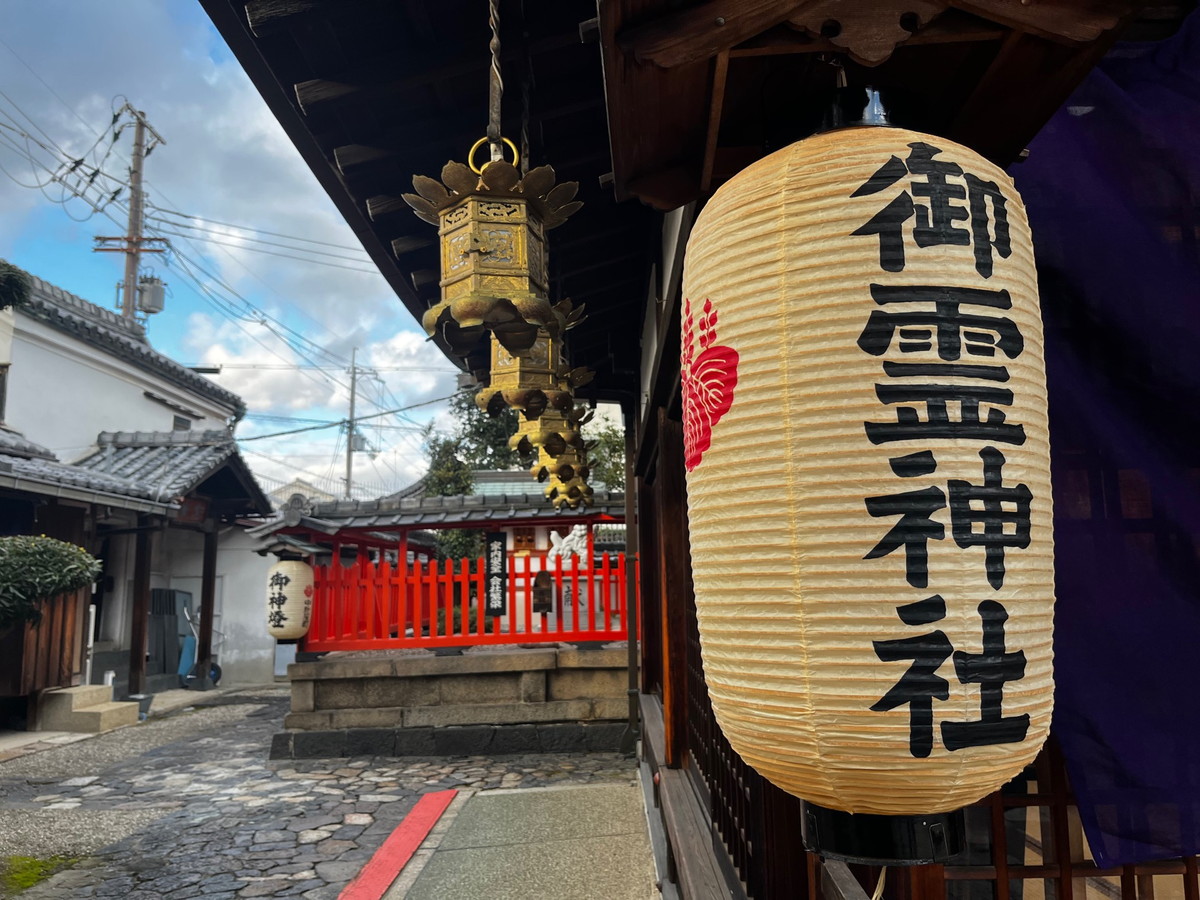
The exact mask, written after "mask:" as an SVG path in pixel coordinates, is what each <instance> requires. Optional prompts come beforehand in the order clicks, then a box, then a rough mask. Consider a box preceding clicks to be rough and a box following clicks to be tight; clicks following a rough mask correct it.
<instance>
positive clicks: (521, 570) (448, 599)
mask: <svg viewBox="0 0 1200 900" xmlns="http://www.w3.org/2000/svg"><path fill="white" fill-rule="evenodd" d="M634 565H636V563H634ZM625 566H626V560H625V554H624V553H620V554H616V555H612V556H610V555H609V554H607V553H606V554H603V555H602V556H601V557H600V558H599V559H597V560H594V561H593V563H592V564H591V565H583V566H581V565H580V564H579V559H578V557H572V558H571V559H570V560H569V561H568V562H567V563H565V564H564V563H563V561H562V558H561V557H555V558H554V559H553V560H547V559H546V557H545V555H533V556H514V557H511V558H509V560H508V605H507V610H506V612H505V614H504V615H502V616H490V615H485V614H484V613H483V606H482V601H483V598H484V597H485V590H484V578H485V574H486V572H485V567H484V561H483V560H482V559H476V560H466V559H463V560H446V561H445V562H444V563H438V562H436V561H430V562H429V563H422V562H421V561H419V560H418V561H417V562H415V563H413V564H411V565H407V566H406V565H393V564H391V563H389V562H387V561H381V562H378V563H373V562H371V561H370V560H368V559H367V558H365V557H359V559H358V561H357V562H356V563H355V564H354V565H352V566H349V567H347V566H343V565H341V564H340V563H338V562H337V561H334V562H333V563H332V564H331V565H328V566H315V567H314V569H313V574H314V596H313V615H312V622H311V624H310V626H309V631H308V636H307V637H306V638H305V639H304V640H303V641H301V644H300V649H301V650H303V651H308V652H322V651H326V650H371V649H386V648H396V647H464V646H473V645H476V644H532V643H540V642H547V643H548V642H557V641H566V642H571V643H575V642H578V641H621V640H625V638H626V636H627V634H628V632H627V622H628V616H627V606H626V595H625V584H626V580H625ZM541 571H545V572H548V573H549V575H550V581H551V583H552V585H553V592H552V597H553V599H552V602H551V607H550V612H535V611H534V578H535V576H536V575H537V573H538V572H541Z"/></svg>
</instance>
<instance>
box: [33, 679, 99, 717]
mask: <svg viewBox="0 0 1200 900" xmlns="http://www.w3.org/2000/svg"><path fill="white" fill-rule="evenodd" d="M111 701H112V688H111V687H109V686H108V685H104V684H81V685H79V686H78V687H69V688H56V689H55V690H52V691H46V693H44V694H42V697H41V700H40V703H41V707H42V711H43V714H44V713H45V712H48V711H50V710H55V711H62V712H64V713H70V712H73V711H74V710H79V709H85V708H87V707H89V706H95V705H96V704H98V703H109V702H111Z"/></svg>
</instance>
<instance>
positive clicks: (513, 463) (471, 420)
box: [450, 391, 521, 469]
mask: <svg viewBox="0 0 1200 900" xmlns="http://www.w3.org/2000/svg"><path fill="white" fill-rule="evenodd" d="M450 412H451V413H453V414H454V418H455V419H456V420H457V422H458V425H457V427H456V428H455V430H454V437H455V440H456V442H457V445H458V451H459V455H460V456H461V457H462V460H463V462H465V463H466V464H467V465H468V466H470V467H471V468H472V469H515V468H517V467H518V466H519V465H520V463H521V460H520V457H518V456H517V451H516V450H513V449H511V448H510V447H509V446H508V439H509V438H510V437H512V436H513V435H514V434H516V433H517V413H516V411H515V410H511V409H506V410H504V411H503V412H502V413H500V415H498V416H496V417H495V418H492V417H491V416H489V415H488V414H487V412H485V411H484V410H482V409H480V408H479V407H478V406H476V405H475V392H474V391H460V392H459V393H457V394H455V395H454V396H453V397H451V398H450Z"/></svg>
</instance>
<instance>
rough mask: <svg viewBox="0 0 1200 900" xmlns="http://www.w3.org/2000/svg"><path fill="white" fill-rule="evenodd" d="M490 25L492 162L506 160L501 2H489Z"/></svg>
mask: <svg viewBox="0 0 1200 900" xmlns="http://www.w3.org/2000/svg"><path fill="white" fill-rule="evenodd" d="M488 24H489V25H490V26H491V28H492V40H491V43H490V44H489V45H488V46H489V47H490V48H491V51H492V66H491V71H490V73H489V79H488V127H487V138H488V145H489V147H490V148H491V154H492V162H496V161H497V160H502V159H504V144H502V143H501V142H500V101H501V99H502V98H503V97H504V79H503V78H502V77H501V76H500V0H488Z"/></svg>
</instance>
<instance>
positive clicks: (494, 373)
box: [475, 300, 592, 419]
mask: <svg viewBox="0 0 1200 900" xmlns="http://www.w3.org/2000/svg"><path fill="white" fill-rule="evenodd" d="M555 309H556V311H559V312H564V315H563V320H564V322H565V323H566V324H565V326H564V330H565V329H567V328H570V327H572V326H573V325H574V324H575V323H576V321H577V320H578V319H579V318H580V317H581V316H582V313H583V307H582V306H581V307H577V308H573V307H572V305H571V301H569V300H564V301H563V302H562V303H559V304H556V305H555ZM491 345H492V346H491V351H492V353H491V370H490V373H489V375H488V383H487V386H486V387H484V388H483V389H482V390H481V391H480V392H479V393H478V394H476V395H475V403H476V405H477V406H478V407H479V408H480V409H482V410H486V411H487V413H488V414H489V415H491V416H498V415H499V414H500V413H501V411H502V410H504V409H505V408H510V409H516V410H520V411H521V412H522V413H523V414H524V417H525V418H526V419H536V418H537V417H538V416H540V415H541V414H542V413H543V412H545V411H546V410H547V409H556V410H558V411H559V412H562V413H567V412H570V411H571V409H572V408H573V407H574V406H575V394H574V390H575V388H576V387H579V386H580V385H582V384H586V383H587V382H588V381H590V380H591V377H592V373H591V372H590V371H588V370H587V369H570V368H569V367H568V366H567V364H566V363H565V362H564V358H563V357H564V353H563V336H562V334H561V333H560V334H558V335H552V334H551V333H550V332H549V331H548V330H546V329H539V330H538V336H537V338H536V340H535V341H534V342H533V346H531V347H530V348H529V349H528V350H527V351H526V352H525V353H524V354H516V353H514V352H512V351H511V350H509V349H508V348H507V347H505V346H504V345H503V344H502V343H501V342H500V341H499V339H497V338H495V337H493V338H492V341H491Z"/></svg>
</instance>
